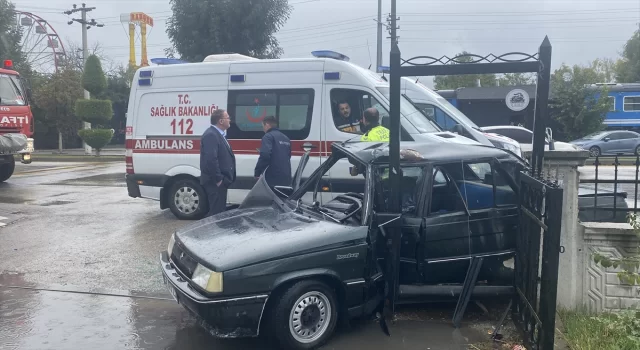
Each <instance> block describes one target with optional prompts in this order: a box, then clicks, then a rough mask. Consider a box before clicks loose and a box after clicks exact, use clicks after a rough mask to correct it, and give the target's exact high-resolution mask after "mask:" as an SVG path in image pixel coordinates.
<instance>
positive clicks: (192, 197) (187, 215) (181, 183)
mask: <svg viewBox="0 0 640 350" xmlns="http://www.w3.org/2000/svg"><path fill="white" fill-rule="evenodd" d="M167 196H168V198H167V199H168V202H169V209H171V212H172V213H173V215H175V216H176V217H177V218H178V219H180V220H199V219H202V218H203V217H204V215H205V214H206V213H207V211H208V203H207V199H206V198H207V194H206V193H205V191H204V188H202V186H200V184H199V183H198V182H197V181H196V180H192V179H183V180H178V181H176V182H175V183H174V184H173V185H171V187H170V188H169V193H168V194H167Z"/></svg>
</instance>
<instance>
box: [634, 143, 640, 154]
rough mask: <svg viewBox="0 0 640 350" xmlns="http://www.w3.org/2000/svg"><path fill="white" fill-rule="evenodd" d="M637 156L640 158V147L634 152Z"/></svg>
mask: <svg viewBox="0 0 640 350" xmlns="http://www.w3.org/2000/svg"><path fill="white" fill-rule="evenodd" d="M633 153H634V154H635V155H636V156H640V145H638V146H636V150H635V152H633Z"/></svg>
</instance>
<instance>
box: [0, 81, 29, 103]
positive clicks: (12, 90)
mask: <svg viewBox="0 0 640 350" xmlns="http://www.w3.org/2000/svg"><path fill="white" fill-rule="evenodd" d="M19 86H20V82H19V81H18V79H17V78H15V77H12V76H10V75H7V74H0V105H3V106H24V105H25V101H24V97H23V96H22V92H21V90H20V87H19Z"/></svg>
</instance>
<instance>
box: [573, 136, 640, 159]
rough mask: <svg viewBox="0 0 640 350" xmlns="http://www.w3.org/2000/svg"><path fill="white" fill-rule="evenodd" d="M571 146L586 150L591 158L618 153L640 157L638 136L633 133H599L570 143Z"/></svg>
mask: <svg viewBox="0 0 640 350" xmlns="http://www.w3.org/2000/svg"><path fill="white" fill-rule="evenodd" d="M571 144H574V145H576V146H578V147H580V148H582V149H586V150H588V151H589V154H591V156H592V157H597V156H599V155H601V154H618V153H622V154H635V155H640V134H638V133H637V132H634V131H623V130H617V131H612V130H609V131H600V132H596V133H593V134H590V135H587V136H585V137H583V138H580V139H578V140H574V141H571Z"/></svg>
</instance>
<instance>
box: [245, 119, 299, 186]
mask: <svg viewBox="0 0 640 350" xmlns="http://www.w3.org/2000/svg"><path fill="white" fill-rule="evenodd" d="M277 124H278V122H277V121H276V118H275V117H274V116H267V117H265V118H264V119H263V120H262V130H264V136H263V137H262V144H261V146H260V158H258V163H257V164H256V167H255V170H254V176H255V177H256V178H259V177H260V176H261V175H262V173H263V172H264V171H265V169H266V170H267V172H266V173H265V179H266V180H267V183H268V184H269V186H270V187H271V188H273V187H274V186H291V140H289V138H288V137H287V136H286V135H285V134H283V133H282V131H280V130H279V129H278V128H277Z"/></svg>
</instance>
